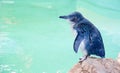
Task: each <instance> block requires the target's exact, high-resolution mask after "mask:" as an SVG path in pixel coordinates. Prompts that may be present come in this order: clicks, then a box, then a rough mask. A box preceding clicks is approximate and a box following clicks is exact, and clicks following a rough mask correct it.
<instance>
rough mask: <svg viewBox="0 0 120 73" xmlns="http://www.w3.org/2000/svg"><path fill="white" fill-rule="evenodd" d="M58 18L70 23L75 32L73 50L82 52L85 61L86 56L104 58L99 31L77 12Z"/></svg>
mask: <svg viewBox="0 0 120 73" xmlns="http://www.w3.org/2000/svg"><path fill="white" fill-rule="evenodd" d="M59 18H63V19H68V20H69V21H70V22H72V23H73V24H74V25H73V29H75V30H76V32H77V36H76V38H75V40H74V44H73V48H74V51H75V52H76V53H77V52H78V48H79V47H80V49H81V50H82V51H83V54H84V57H83V58H82V59H81V61H83V60H85V59H86V58H87V56H90V55H97V56H100V57H101V58H104V57H105V50H104V44H103V40H102V37H101V34H100V32H99V30H98V29H97V28H96V27H95V26H94V25H93V24H92V23H91V22H90V21H88V20H87V19H86V18H84V17H83V16H82V14H81V13H79V12H73V13H72V14H70V15H67V16H60V17H59Z"/></svg>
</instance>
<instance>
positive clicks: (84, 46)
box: [79, 39, 87, 54]
mask: <svg viewBox="0 0 120 73" xmlns="http://www.w3.org/2000/svg"><path fill="white" fill-rule="evenodd" d="M79 47H80V49H81V52H82V53H83V54H87V50H86V40H85V39H83V40H82V41H81V43H80V46H79Z"/></svg>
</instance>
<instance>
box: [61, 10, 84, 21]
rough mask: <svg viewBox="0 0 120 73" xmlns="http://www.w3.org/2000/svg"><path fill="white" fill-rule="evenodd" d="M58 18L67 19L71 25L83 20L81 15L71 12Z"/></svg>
mask: <svg viewBox="0 0 120 73" xmlns="http://www.w3.org/2000/svg"><path fill="white" fill-rule="evenodd" d="M59 18H62V19H68V20H69V21H70V22H72V23H77V22H79V21H80V20H82V19H84V17H83V16H82V14H81V13H79V12H73V13H71V14H69V15H65V16H60V17H59Z"/></svg>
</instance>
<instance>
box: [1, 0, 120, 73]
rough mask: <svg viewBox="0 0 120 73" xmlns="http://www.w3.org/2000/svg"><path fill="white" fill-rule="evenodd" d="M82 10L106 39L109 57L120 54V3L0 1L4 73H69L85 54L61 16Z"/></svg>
mask: <svg viewBox="0 0 120 73" xmlns="http://www.w3.org/2000/svg"><path fill="white" fill-rule="evenodd" d="M75 10H77V11H80V12H81V13H82V14H83V15H84V16H85V17H86V18H88V19H89V20H90V21H91V22H93V23H94V24H95V25H96V26H97V27H98V29H99V30H100V31H101V34H102V36H103V39H104V43H105V49H106V57H108V58H114V59H115V58H116V57H117V55H118V53H119V52H120V45H119V43H120V38H119V36H120V32H119V30H120V29H119V28H120V1H119V0H114V1H113V0H101V1H97V0H92V1H91V0H77V1H75V0H58V1H57V0H46V1H45V0H0V73H67V71H68V70H69V69H70V68H71V67H72V66H73V65H74V64H75V63H76V62H78V59H79V57H80V56H81V53H80V52H79V53H78V54H75V53H74V51H73V48H72V45H73V41H74V38H75V36H74V35H73V32H72V30H71V27H70V25H69V23H68V22H67V21H64V20H61V19H59V18H58V17H59V16H60V15H65V14H69V13H71V12H73V11H75Z"/></svg>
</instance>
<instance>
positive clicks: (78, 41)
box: [73, 33, 83, 53]
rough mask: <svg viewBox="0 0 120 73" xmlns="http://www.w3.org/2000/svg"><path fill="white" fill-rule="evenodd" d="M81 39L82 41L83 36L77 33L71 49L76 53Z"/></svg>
mask: <svg viewBox="0 0 120 73" xmlns="http://www.w3.org/2000/svg"><path fill="white" fill-rule="evenodd" d="M82 39H83V36H82V35H81V34H80V33H78V34H77V36H76V38H75V40H74V44H73V48H74V51H75V52H76V53H77V52H78V49H79V45H80V43H81V41H82Z"/></svg>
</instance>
